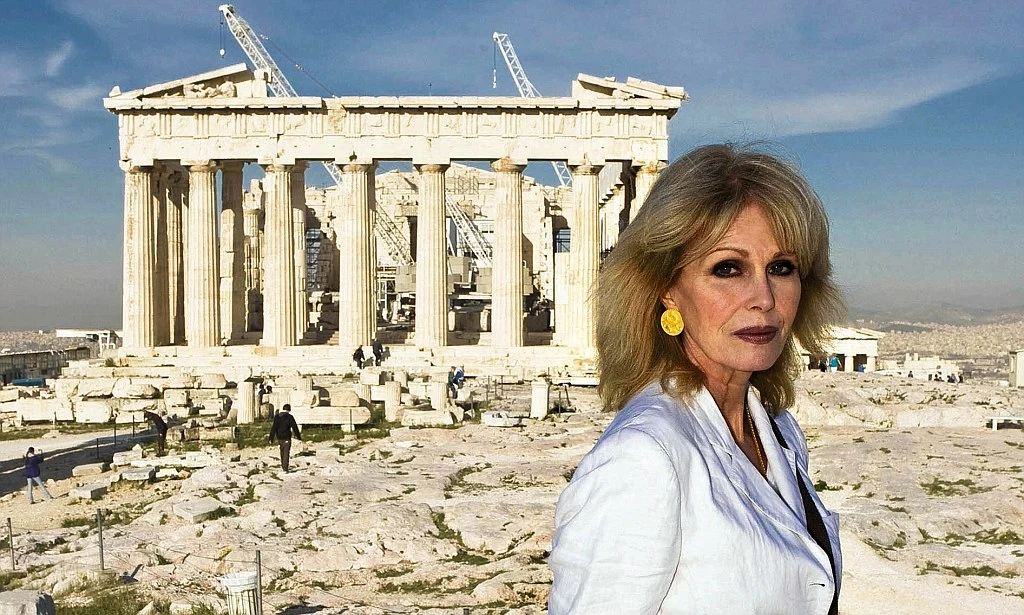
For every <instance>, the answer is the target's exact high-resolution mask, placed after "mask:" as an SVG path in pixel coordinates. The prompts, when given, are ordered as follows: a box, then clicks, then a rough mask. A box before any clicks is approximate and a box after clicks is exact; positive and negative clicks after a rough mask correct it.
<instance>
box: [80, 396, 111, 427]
mask: <svg viewBox="0 0 1024 615" xmlns="http://www.w3.org/2000/svg"><path fill="white" fill-rule="evenodd" d="M112 415H113V411H112V410H111V409H110V403H109V402H107V401H102V400H82V401H79V402H76V403H75V422H76V423H106V422H108V421H110V417H111V416H112Z"/></svg>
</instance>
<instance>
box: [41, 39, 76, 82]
mask: <svg viewBox="0 0 1024 615" xmlns="http://www.w3.org/2000/svg"><path fill="white" fill-rule="evenodd" d="M74 50H75V44H74V43H73V42H71V41H64V42H63V43H61V44H60V46H59V47H57V48H56V49H54V50H53V51H52V52H50V54H49V55H47V56H46V61H45V62H44V67H43V72H44V73H45V74H46V76H47V77H50V78H53V77H56V76H57V75H59V74H60V70H61V69H62V68H64V64H65V63H67V61H68V60H69V59H70V58H71V54H72V53H73V52H74Z"/></svg>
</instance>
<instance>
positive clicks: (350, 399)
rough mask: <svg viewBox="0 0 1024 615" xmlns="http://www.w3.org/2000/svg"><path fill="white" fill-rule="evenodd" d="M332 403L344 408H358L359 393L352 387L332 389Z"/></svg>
mask: <svg viewBox="0 0 1024 615" xmlns="http://www.w3.org/2000/svg"><path fill="white" fill-rule="evenodd" d="M331 405H332V406H340V407H343V408H358V407H359V395H357V394H356V392H355V391H353V390H352V389H350V388H344V389H339V390H334V391H331Z"/></svg>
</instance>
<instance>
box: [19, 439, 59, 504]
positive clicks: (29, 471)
mask: <svg viewBox="0 0 1024 615" xmlns="http://www.w3.org/2000/svg"><path fill="white" fill-rule="evenodd" d="M42 461H43V451H39V452H38V453H37V452H36V449H35V448H33V447H31V446H30V447H28V452H27V453H25V478H27V479H28V503H29V504H35V502H34V501H33V500H32V482H33V481H35V484H36V485H38V486H39V488H40V489H41V490H42V491H43V495H45V496H46V499H47V500H52V499H53V496H52V495H50V492H49V491H47V490H46V487H45V486H43V479H42V478H40V477H39V475H40V474H41V472H40V470H39V464H40V463H42Z"/></svg>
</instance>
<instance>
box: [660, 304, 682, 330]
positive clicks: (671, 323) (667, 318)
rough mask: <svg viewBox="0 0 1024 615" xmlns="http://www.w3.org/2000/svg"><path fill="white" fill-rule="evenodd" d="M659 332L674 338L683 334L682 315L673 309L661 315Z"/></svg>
mask: <svg viewBox="0 0 1024 615" xmlns="http://www.w3.org/2000/svg"><path fill="white" fill-rule="evenodd" d="M661 330H662V331H664V332H665V333H667V334H669V335H671V336H672V337H675V336H677V335H679V334H680V333H682V332H683V315H682V314H680V313H679V310H677V309H675V308H669V309H667V310H665V311H664V312H662V313H661Z"/></svg>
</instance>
